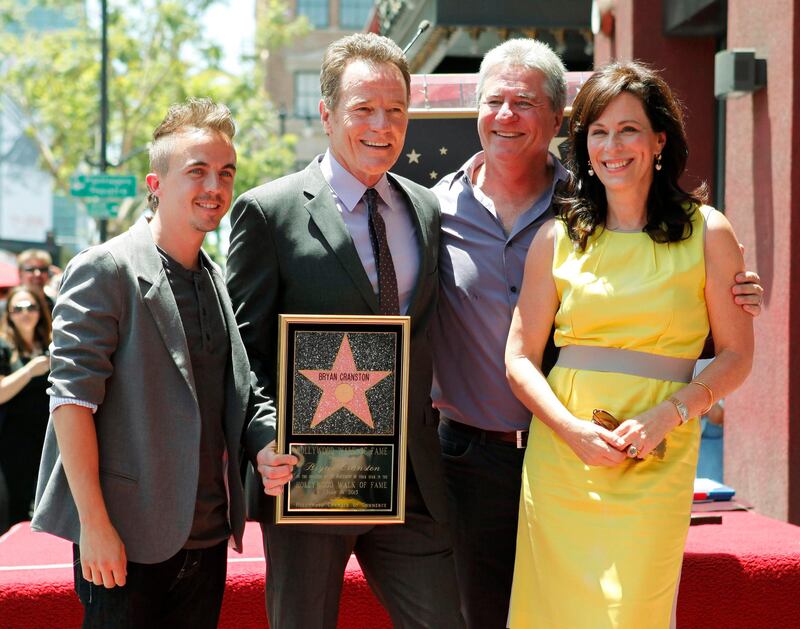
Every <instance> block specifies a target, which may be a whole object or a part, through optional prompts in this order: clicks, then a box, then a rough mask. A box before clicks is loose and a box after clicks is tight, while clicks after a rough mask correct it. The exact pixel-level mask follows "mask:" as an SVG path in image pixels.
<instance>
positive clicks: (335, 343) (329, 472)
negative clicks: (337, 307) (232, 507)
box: [275, 314, 411, 524]
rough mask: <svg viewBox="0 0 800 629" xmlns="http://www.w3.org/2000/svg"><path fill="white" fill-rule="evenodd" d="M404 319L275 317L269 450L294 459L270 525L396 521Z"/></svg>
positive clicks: (402, 471)
mask: <svg viewBox="0 0 800 629" xmlns="http://www.w3.org/2000/svg"><path fill="white" fill-rule="evenodd" d="M410 335H411V320H410V318H409V317H406V316H391V317H387V316H360V315H291V314H282V315H280V324H279V338H278V395H277V398H278V399H277V401H278V421H277V439H278V452H291V453H293V454H295V455H296V456H298V458H299V459H300V462H299V463H298V465H297V466H295V472H294V475H293V478H292V480H291V481H290V482H289V483H288V485H287V486H286V488H285V489H284V491H283V493H282V494H281V495H280V496H279V497H278V498H277V501H276V509H275V522H276V523H278V524H286V523H293V524H300V523H305V524H397V523H402V522H404V521H405V480H406V441H407V434H406V427H407V414H408V370H409V366H408V363H409V351H410V349H409V348H410Z"/></svg>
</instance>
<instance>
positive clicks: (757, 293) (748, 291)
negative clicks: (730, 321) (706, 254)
mask: <svg viewBox="0 0 800 629" xmlns="http://www.w3.org/2000/svg"><path fill="white" fill-rule="evenodd" d="M739 249H740V250H741V252H742V256H744V245H743V244H742V243H739ZM731 292H732V293H733V301H734V303H735V304H736V305H737V306H741V307H742V309H743V310H744V311H745V312H746V313H747V314H749V315H751V316H753V317H757V316H758V315H760V314H761V304H762V303H763V302H764V289H763V287H762V286H761V278H760V277H759V276H758V273H756V272H755V271H747V270H745V271H744V272H743V273H737V274H736V283H735V284H734V285H733V288H731Z"/></svg>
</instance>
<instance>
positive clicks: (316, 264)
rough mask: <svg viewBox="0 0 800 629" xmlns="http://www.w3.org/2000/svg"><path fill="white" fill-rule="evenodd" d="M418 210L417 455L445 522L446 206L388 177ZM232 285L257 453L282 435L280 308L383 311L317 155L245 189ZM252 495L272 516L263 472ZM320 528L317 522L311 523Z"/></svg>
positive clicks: (235, 217) (436, 513)
mask: <svg viewBox="0 0 800 629" xmlns="http://www.w3.org/2000/svg"><path fill="white" fill-rule="evenodd" d="M389 179H390V181H391V182H392V183H393V184H394V185H396V186H397V187H398V189H399V190H400V191H401V193H402V195H403V196H404V197H405V201H406V203H407V205H408V209H409V212H410V213H411V222H412V224H413V225H414V229H415V232H416V235H417V238H418V242H419V250H420V253H421V259H420V265H419V274H418V276H417V280H416V286H415V289H414V293H413V295H412V298H411V302H410V305H409V310H408V314H409V315H410V316H411V352H410V363H409V366H410V369H409V373H410V382H409V397H408V454H409V459H410V464H411V468H412V469H413V471H414V474H415V476H416V479H417V483H418V484H419V487H420V490H421V492H422V496H423V499H424V500H425V504H426V506H427V507H428V510H429V511H430V513H431V515H432V516H433V517H434V518H435V519H436V520H439V521H444V520H445V519H446V499H445V492H444V476H443V470H442V463H441V454H440V448H439V439H438V435H437V430H436V427H437V419H436V416H435V413H434V410H433V408H432V406H431V399H430V392H431V380H432V366H431V350H430V344H429V342H428V324H429V322H430V320H431V316H432V314H433V311H434V308H435V305H436V299H437V296H438V289H439V276H438V273H437V268H438V267H437V263H438V253H439V226H440V221H439V204H438V202H437V200H436V197H435V196H434V195H433V193H431V192H430V191H429V190H427V189H426V188H423V187H422V186H419V185H417V184H415V183H413V182H412V181H410V180H408V179H404V178H402V177H396V176H393V175H391V174H390V175H389ZM231 224H232V226H233V230H232V233H231V246H230V251H229V253H228V266H227V271H228V289H229V290H230V293H231V299H232V300H233V303H234V306H235V309H236V319H237V320H238V321H239V328H240V331H241V334H242V339H243V340H244V343H245V346H246V347H247V352H248V356H249V358H250V364H251V369H252V371H253V380H254V383H255V386H254V393H255V396H254V397H255V409H254V417H253V419H252V421H251V426H252V430H249V431H248V435H247V450H248V455H249V456H250V458H251V459H254V458H255V455H256V453H257V452H258V450H259V449H260V448H262V447H263V446H264V445H265V444H266V443H267V442H269V441H270V440H272V439H274V438H275V424H276V401H275V392H276V391H275V390H276V386H277V382H276V367H277V355H278V354H277V340H278V314H280V313H287V314H288V313H291V314H357V315H361V314H363V315H374V314H379V306H378V300H377V298H376V296H375V293H374V291H373V289H372V285H371V284H370V281H369V278H368V277H367V274H366V272H365V271H364V267H363V265H362V264H361V259H360V258H359V257H358V252H357V251H356V248H355V245H354V244H353V240H352V238H351V236H350V232H349V231H348V229H347V227H346V226H345V224H344V221H343V220H342V216H341V213H340V212H339V210H338V209H337V207H336V204H335V201H334V199H333V195H332V194H331V190H330V187H329V186H328V183H327V182H326V181H325V178H324V177H323V175H322V172H321V171H320V167H319V163H318V161H317V160H316V159H315V160H314V161H312V162H311V164H309V166H308V167H306V169H305V170H303V171H301V172H299V173H295V174H293V175H289V176H287V177H283V178H281V179H278V180H277V181H274V182H271V183H268V184H266V185H263V186H260V187H258V188H255V189H253V190H251V191H249V192H247V193H245V194H244V195H242V196H241V197H240V198H239V199H237V201H236V202H235V203H234V206H233V209H232V211H231ZM253 485H254V486H255V488H256V490H255V491H254V492H252V493H251V494H248V510H249V515H250V516H251V517H255V518H257V519H259V520H261V521H262V522H271V521H272V519H273V509H274V499H272V498H268V497H266V496H265V495H264V493H263V490H262V485H261V482H260V480H259V479H255V482H254V483H253ZM309 526H311V525H309ZM310 530H314V531H316V532H322V531H323V530H325V531H327V532H341V533H345V532H347V533H354V532H357V529H356V528H355V527H338V526H325V527H320V526H315V527H312V528H311V529H310Z"/></svg>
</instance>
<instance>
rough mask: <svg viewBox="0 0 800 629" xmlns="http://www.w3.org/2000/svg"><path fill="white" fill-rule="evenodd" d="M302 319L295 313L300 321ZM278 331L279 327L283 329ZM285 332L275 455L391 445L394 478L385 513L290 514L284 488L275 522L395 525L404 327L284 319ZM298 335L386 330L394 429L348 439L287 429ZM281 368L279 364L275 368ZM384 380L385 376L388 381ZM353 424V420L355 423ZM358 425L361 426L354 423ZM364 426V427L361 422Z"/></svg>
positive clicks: (401, 440)
mask: <svg viewBox="0 0 800 629" xmlns="http://www.w3.org/2000/svg"><path fill="white" fill-rule="evenodd" d="M300 316H301V315H298V317H300ZM282 327H283V326H282ZM285 328H286V332H285V334H284V335H283V338H282V339H281V343H283V344H285V347H283V350H282V352H281V353H282V354H284V355H285V363H284V365H285V367H284V368H285V369H286V370H287V373H286V374H285V375H284V378H283V388H282V390H281V391H279V395H281V396H283V400H285V406H284V407H285V417H283V418H279V422H282V430H280V429H279V431H278V432H279V439H280V443H279V444H278V451H279V452H289V447H290V445H289V444H290V443H307V444H341V443H351V444H353V445H361V444H365V445H382V444H385V445H393V446H394V452H395V454H396V455H395V457H394V460H393V462H392V474H391V477H392V479H393V484H392V485H393V486H392V487H391V489H390V493H391V506H390V508H389V509H376V510H356V509H350V508H347V509H318V510H317V509H313V510H312V509H303V510H302V511H290V510H289V495H290V493H291V492H290V491H289V488H287V490H285V491H284V492H283V493H282V494H281V496H280V498H279V500H280V501H281V509H280V513H279V520H278V521H279V523H280V522H290V521H292V520H303V521H314V520H318V521H319V522H320V523H333V522H339V523H348V522H352V523H359V522H365V521H368V522H372V523H380V522H381V521H382V520H385V521H386V523H387V524H388V523H396V522H398V521H399V520H398V517H399V516H400V515H401V510H400V508H399V503H400V498H401V496H400V495H399V489H400V486H401V485H402V486H404V485H405V483H404V482H401V478H403V479H404V476H405V466H404V467H403V469H402V470H401V469H400V460H399V459H400V457H399V455H400V453H401V450H402V451H404V448H405V434H404V424H405V423H404V422H402V421H401V412H402V404H403V399H404V394H403V386H407V385H406V383H404V382H403V377H404V373H403V360H404V358H407V357H404V356H403V349H404V347H405V340H406V339H405V338H404V334H405V333H406V328H404V327H403V325H402V324H400V323H397V322H393V323H387V324H381V323H374V322H368V323H367V322H365V323H360V322H358V323H356V322H349V321H348V322H341V321H333V322H328V321H319V322H318V321H310V322H296V321H289V322H288V323H287V324H286V325H285ZM297 331H313V332H317V331H331V332H386V333H391V334H395V335H396V342H395V344H394V349H395V356H394V368H393V371H394V374H393V375H392V376H390V377H389V378H391V379H392V382H393V384H394V388H395V392H394V424H395V426H394V430H393V431H391V434H367V433H365V432H363V430H361V429H359V432H358V433H357V434H352V435H349V436H344V435H342V434H325V433H323V432H320V433H315V434H305V433H304V434H295V433H293V431H292V426H293V425H294V421H293V417H292V413H293V408H292V403H293V401H294V399H295V386H296V384H297V382H298V378H299V379H301V380H304V379H305V378H304V376H302V375H299V374H297V367H296V366H295V344H294V337H295V332H297ZM335 357H336V354H335V352H334V353H332V354H331V355H330V357H329V359H327V360H326V361H325V362H324V363H323V364H320V365H318V366H316V367H314V368H316V369H329V368H330V367H331V366H332V364H333V361H334V359H335ZM353 357H354V359H355V361H356V368H357V369H361V370H363V369H365V368H367V369H371V368H372V367H371V366H370V365H362V364H360V363H359V361H358V356H357V353H356V350H355V348H353ZM280 368H281V366H280V365H279V369H280ZM299 368H300V369H308V368H309V367H308V366H306V365H303V366H300V367H299ZM387 379H388V378H387ZM381 384H383V383H378V384H377V385H376V386H380V385H381ZM367 399H368V400H369V394H367ZM356 421H358V420H356ZM359 423H361V422H359ZM362 426H363V424H362Z"/></svg>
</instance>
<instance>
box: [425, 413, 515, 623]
mask: <svg viewBox="0 0 800 629" xmlns="http://www.w3.org/2000/svg"><path fill="white" fill-rule="evenodd" d="M439 440H440V442H441V446H442V458H443V460H444V470H445V478H446V481H447V492H448V498H449V501H450V509H451V515H450V522H451V523H452V534H453V550H454V553H455V562H456V577H457V578H458V589H459V593H460V595H461V613H462V615H463V616H464V619H465V620H466V623H467V627H468V628H469V629H503V628H504V627H505V626H506V621H507V619H508V603H509V599H510V598H511V581H512V579H513V576H514V555H515V551H516V545H517V518H518V517H519V491H520V483H521V477H522V462H523V458H524V456H525V450H524V449H517V448H516V447H515V446H514V444H509V443H499V442H495V441H488V440H486V439H485V438H483V437H482V436H479V435H475V434H470V433H467V432H464V431H461V430H459V429H458V427H457V426H453V425H452V424H447V423H445V422H441V423H440V424H439Z"/></svg>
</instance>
